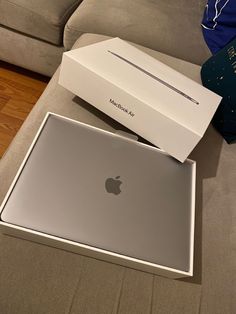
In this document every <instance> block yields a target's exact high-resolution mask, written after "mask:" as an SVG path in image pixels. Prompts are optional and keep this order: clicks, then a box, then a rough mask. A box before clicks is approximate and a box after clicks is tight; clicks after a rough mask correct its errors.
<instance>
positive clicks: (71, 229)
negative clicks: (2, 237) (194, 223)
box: [1, 114, 194, 271]
mask: <svg viewBox="0 0 236 314" xmlns="http://www.w3.org/2000/svg"><path fill="white" fill-rule="evenodd" d="M193 167H194V163H193V162H191V161H186V162H185V163H183V164H182V163H180V162H178V161H176V160H175V159H173V158H172V157H170V156H168V155H166V154H165V153H164V152H162V151H160V150H158V149H157V148H155V147H151V146H148V145H145V144H142V143H139V142H136V141H134V140H131V139H128V138H124V137H122V136H120V135H117V134H112V133H110V132H106V131H103V130H100V129H97V128H94V127H91V126H88V125H85V124H81V123H78V122H76V121H73V120H70V119H66V118H64V117H61V116H57V115H53V114H50V115H49V116H48V118H47V119H46V122H45V124H44V126H43V128H42V130H41V132H40V134H39V136H38V138H37V140H36V142H35V144H34V146H33V148H32V150H31V152H30V154H29V156H28V158H27V160H26V162H25V164H24V166H23V168H22V170H21V172H20V174H19V176H18V178H17V180H16V181H15V184H14V186H13V189H12V190H11V193H10V194H9V197H8V199H7V201H6V202H5V205H4V207H3V211H2V214H1V219H2V220H3V221H5V222H8V223H11V224H14V225H18V226H21V227H25V228H29V229H33V230H36V231H40V232H43V233H47V234H50V235H54V236H58V237H61V238H64V239H68V240H72V241H75V242H79V243H83V244H86V245H90V246H93V247H97V248H100V249H104V250H107V251H110V252H115V253H119V254H122V255H126V256H129V257H133V258H137V259H140V260H145V261H148V262H152V263H157V264H159V265H164V266H167V267H171V268H177V269H180V270H183V271H188V270H189V267H190V246H191V243H190V239H191V235H190V234H191V208H192V200H193V197H194V195H193V184H194V182H193V177H192V174H193Z"/></svg>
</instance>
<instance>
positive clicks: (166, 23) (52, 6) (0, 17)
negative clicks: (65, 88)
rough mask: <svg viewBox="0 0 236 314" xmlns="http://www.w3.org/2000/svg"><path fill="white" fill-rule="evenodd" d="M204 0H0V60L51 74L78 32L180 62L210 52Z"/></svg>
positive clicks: (199, 61)
mask: <svg viewBox="0 0 236 314" xmlns="http://www.w3.org/2000/svg"><path fill="white" fill-rule="evenodd" d="M205 2H206V0H201V1H191V2H188V1H187V0H181V1H175V0H169V1H160V0H159V1H158V0H156V1H153V0H136V1H125V0H83V1H82V0H50V1H47V0H39V1H33V0H31V1H28V0H0V60H4V61H6V62H9V63H12V64H16V65H19V66H21V67H24V68H27V69H30V70H32V71H35V72H39V73H41V74H45V75H48V76H52V75H53V73H54V72H55V70H56V69H57V67H58V65H59V64H60V62H61V56H62V53H63V52H64V51H65V50H69V49H71V47H72V46H73V44H74V43H75V41H76V40H77V39H78V38H79V37H80V36H81V35H82V34H83V33H95V34H103V35H108V36H112V37H116V36H118V37H121V38H123V39H126V40H130V41H132V42H134V43H137V44H141V45H144V46H145V47H148V48H151V49H154V50H158V51H161V52H164V53H167V54H168V55H172V56H175V57H178V58H181V59H183V60H187V61H190V62H193V63H195V64H202V62H203V61H204V60H205V59H206V58H207V57H208V56H209V51H208V49H207V47H206V45H205V44H204V41H203V39H202V34H201V30H200V26H199V25H200V22H201V18H202V12H203V9H204V6H205Z"/></svg>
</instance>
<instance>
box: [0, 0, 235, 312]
mask: <svg viewBox="0 0 236 314" xmlns="http://www.w3.org/2000/svg"><path fill="white" fill-rule="evenodd" d="M203 2H204V1H195V0H192V1H189V0H181V1H178V4H177V2H176V1H174V0H173V1H164V0H163V1H162V0H160V1H151V0H149V1H148V0H137V1H135V3H136V5H135V4H134V2H133V1H127V0H126V1H110V2H109V1H103V0H100V1H97V2H96V1H95V0H88V1H86V0H84V1H83V3H84V7H83V11H82V13H83V14H82V15H81V16H80V17H79V15H78V25H77V26H78V28H77V29H74V32H77V31H78V30H79V29H81V30H82V29H83V30H84V31H94V32H95V31H96V30H97V32H102V30H106V32H107V33H109V32H111V33H112V36H120V37H123V38H125V39H127V40H130V41H133V42H136V43H139V44H143V46H139V48H140V49H142V50H144V51H146V52H147V53H149V54H150V55H152V56H153V57H155V58H157V59H159V60H161V61H163V62H164V63H166V64H168V65H170V66H171V67H173V68H175V69H176V70H178V71H180V72H182V73H184V74H185V75H187V76H189V77H190V78H192V79H193V80H195V81H198V82H200V66H198V65H195V64H194V63H201V62H202V61H203V60H204V58H206V57H207V56H208V55H209V53H208V52H207V49H206V47H205V46H204V42H203V40H202V38H201V30H200V26H199V24H200V18H201V10H202V8H203ZM105 3H106V4H107V11H106V12H104V11H99V9H100V6H99V4H100V5H101V6H102V4H104V5H105ZM109 3H110V5H109ZM124 7H126V9H127V10H128V9H129V11H127V10H126V15H125V13H124V11H123V10H122V8H124ZM79 9H81V7H79V8H78V9H77V10H79ZM89 10H90V14H91V20H90V21H89V14H88V11H89ZM109 10H110V11H109ZM108 11H109V12H110V13H109V14H108V15H107V12H108ZM75 12H76V14H77V13H78V12H77V11H75ZM121 12H123V13H121ZM154 12H156V14H155V13H154ZM105 13H106V14H105ZM190 14H191V16H192V17H191V18H190ZM85 17H86V18H85ZM108 17H109V19H108ZM144 17H145V18H144ZM167 17H168V19H169V26H168V23H167V22H168V19H167ZM171 17H172V18H173V20H171ZM193 17H194V18H193ZM142 19H143V20H145V21H146V22H145V23H143V27H141V24H140V26H139V25H138V21H141V20H142ZM134 20H135V22H134ZM154 20H155V23H156V24H155V23H154ZM158 20H159V23H158ZM118 21H120V22H119V23H118ZM72 22H73V23H75V21H73V20H72V21H71V23H72ZM68 23H69V24H68V27H69V25H70V20H69V21H68ZM135 23H136V24H135ZM140 23H141V22H140ZM154 24H155V27H156V28H155V30H154V29H153V28H152V29H149V27H148V25H152V26H153V25H154ZM74 25H75V24H74ZM88 25H90V26H89V27H90V28H88V29H85V26H88ZM124 25H126V27H123V26H124ZM134 25H136V27H135V26H134ZM158 25H159V28H158ZM175 25H176V27H175ZM181 25H182V28H181ZM82 26H83V28H82ZM116 28H117V29H116ZM132 29H133V31H132ZM137 29H138V31H136V30H137ZM181 30H182V31H181ZM104 32H105V31H104ZM71 34H72V33H71ZM74 34H75V33H74ZM79 35H81V34H79ZM110 35H111V34H110ZM71 36H72V35H71ZM73 36H75V37H76V36H77V35H73ZM71 38H72V37H71ZM106 38H107V37H105V36H102V35H97V34H84V35H82V36H79V39H78V40H77V41H76V43H75V45H74V48H76V47H82V46H84V45H88V44H91V43H94V42H97V41H101V40H104V39H106ZM151 39H152V40H151ZM186 39H188V40H186ZM73 41H74V39H73V40H71V44H72V42H73ZM196 41H197V43H196ZM151 45H152V48H155V49H152V50H151V49H148V48H145V47H144V46H151ZM190 47H192V48H191V49H190ZM157 50H160V51H162V52H164V53H160V52H158V51H157ZM167 52H168V54H169V55H175V54H176V57H178V58H174V57H171V56H169V55H168V54H167ZM184 59H185V60H186V59H187V60H188V61H192V62H187V61H184ZM58 75H59V69H58V70H57V71H56V73H55V74H54V75H53V77H52V79H51V81H50V83H49V84H48V86H47V88H46V90H45V92H44V93H43V95H42V96H41V98H40V99H39V101H38V102H37V104H36V106H35V107H34V109H33V110H32V112H31V113H30V115H29V116H28V118H27V120H26V121H25V123H24V124H23V126H22V128H21V130H20V131H19V132H18V134H17V135H16V137H15V138H14V140H13V142H12V143H11V145H10V147H9V149H8V151H7V152H6V154H5V155H4V157H3V158H2V160H1V161H0V179H1V184H0V201H2V200H3V198H4V195H5V194H6V192H7V190H8V188H9V186H10V183H11V181H12V179H13V177H14V175H15V174H16V172H17V169H18V168H19V165H20V163H21V161H22V160H23V158H24V155H25V153H26V151H27V149H28V148H29V145H30V143H31V141H32V139H33V137H34V136H35V134H36V131H37V129H38V127H39V125H40V123H41V121H42V119H43V117H44V116H45V113H46V112H47V111H52V112H55V113H59V114H62V115H65V116H67V117H70V118H73V119H76V120H79V121H82V122H85V123H88V124H91V125H95V126H97V127H99V128H103V129H106V130H110V131H114V129H117V128H122V126H120V125H119V124H118V123H117V122H115V121H114V120H112V119H110V118H109V117H107V116H106V115H104V114H102V113H101V112H99V111H98V110H96V109H95V108H93V107H92V106H91V105H89V104H88V103H86V102H84V101H83V100H82V99H80V98H79V97H75V96H74V95H73V94H72V93H70V92H68V91H67V90H65V89H64V88H62V87H61V86H59V85H58ZM180 145H181V143H180ZM235 156H236V146H235V145H227V144H226V143H225V142H224V141H223V140H222V138H221V137H220V135H219V134H218V133H217V132H216V131H215V130H214V129H213V128H212V126H210V127H209V128H208V130H207V132H206V134H205V135H204V137H203V139H202V140H201V142H200V143H199V144H198V146H197V147H196V148H195V150H194V151H193V153H192V154H191V156H190V157H191V158H192V159H194V160H196V161H197V196H196V232H195V258H194V276H193V278H189V279H183V280H170V279H167V278H162V277H159V276H153V275H151V274H147V273H142V272H140V271H135V270H132V269H128V268H125V267H121V266H118V265H114V264H110V263H106V262H102V261H97V260H94V259H91V258H88V257H85V256H81V255H76V254H73V253H70V252H66V251H62V250H58V249H55V248H52V247H47V246H44V245H40V244H37V243H33V242H29V241H26V240H22V239H18V238H13V237H10V236H7V235H4V234H2V235H0V313H4V314H14V313H17V314H21V313H22V314H27V313H40V314H41V313H42V314H43V313H49V314H51V313H52V314H54V313H55V314H58V313H71V314H72V313H73V314H75V313H78V314H80V313H89V314H90V313H91V314H100V313H101V314H104V313H109V314H110V313H119V314H120V313H127V314H136V313H140V314H141V313H145V314H146V313H158V314H162V313H163V314H172V313H174V314H176V313H177V314H197V313H202V314H233V313H236V301H235V294H236V262H235V261H236V229H235V222H236V220H235V219H236V218H235V217H236V211H235V209H236V199H235V192H236V184H235V182H236V160H235Z"/></svg>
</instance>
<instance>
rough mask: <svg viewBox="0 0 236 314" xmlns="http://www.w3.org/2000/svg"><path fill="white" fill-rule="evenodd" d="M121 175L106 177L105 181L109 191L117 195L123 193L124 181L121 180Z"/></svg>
mask: <svg viewBox="0 0 236 314" xmlns="http://www.w3.org/2000/svg"><path fill="white" fill-rule="evenodd" d="M119 178H120V176H117V177H115V179H113V178H108V179H106V182H105V188H106V191H107V192H108V193H113V194H115V195H118V194H120V193H121V189H120V185H121V184H122V181H120V180H119Z"/></svg>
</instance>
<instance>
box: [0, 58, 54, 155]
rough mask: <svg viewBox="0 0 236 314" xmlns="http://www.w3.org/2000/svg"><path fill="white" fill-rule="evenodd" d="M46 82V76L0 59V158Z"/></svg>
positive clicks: (47, 79)
mask: <svg viewBox="0 0 236 314" xmlns="http://www.w3.org/2000/svg"><path fill="white" fill-rule="evenodd" d="M48 82H49V78H48V77H45V76H42V75H40V74H37V73H33V72H31V71H27V70H25V69H22V68H19V67H16V66H14V65H10V64H8V63H5V62H2V61H0V158H1V156H2V155H3V154H4V152H5V151H6V149H7V147H8V146H9V144H10V143H11V141H12V139H13V138H14V136H15V135H16V133H17V131H18V130H19V128H20V127H21V125H22V123H23V122H24V120H25V119H26V117H27V116H28V114H29V113H30V111H31V110H32V108H33V106H34V105H35V103H36V102H37V100H38V99H39V97H40V95H41V94H42V92H43V91H44V89H45V87H46V86H47V83H48Z"/></svg>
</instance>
